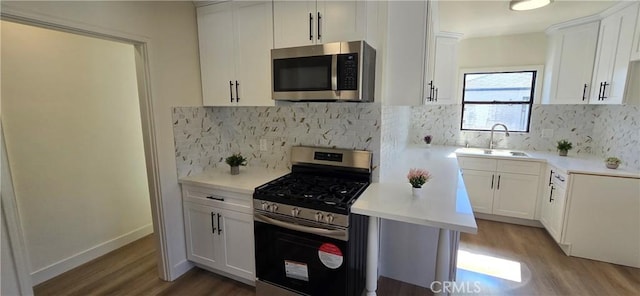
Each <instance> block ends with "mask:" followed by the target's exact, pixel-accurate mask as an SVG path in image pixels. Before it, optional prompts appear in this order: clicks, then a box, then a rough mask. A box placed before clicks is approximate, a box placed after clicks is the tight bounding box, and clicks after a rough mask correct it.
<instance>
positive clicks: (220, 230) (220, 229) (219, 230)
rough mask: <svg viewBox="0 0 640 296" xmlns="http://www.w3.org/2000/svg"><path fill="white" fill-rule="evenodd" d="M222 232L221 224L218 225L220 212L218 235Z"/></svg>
mask: <svg viewBox="0 0 640 296" xmlns="http://www.w3.org/2000/svg"><path fill="white" fill-rule="evenodd" d="M220 232H222V225H220V213H218V235H220Z"/></svg>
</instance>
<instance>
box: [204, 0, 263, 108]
mask: <svg viewBox="0 0 640 296" xmlns="http://www.w3.org/2000/svg"><path fill="white" fill-rule="evenodd" d="M197 13H198V39H199V43H200V72H201V79H202V97H203V105H204V106H273V105H274V103H273V100H271V81H270V79H268V78H269V77H271V74H270V70H271V56H270V50H271V49H272V48H273V15H272V8H271V3H270V2H246V1H234V2H225V3H220V4H214V5H208V6H203V7H199V8H198V10H197Z"/></svg>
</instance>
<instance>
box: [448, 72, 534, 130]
mask: <svg viewBox="0 0 640 296" xmlns="http://www.w3.org/2000/svg"><path fill="white" fill-rule="evenodd" d="M537 73H538V70H526V71H501V72H497V71H496V72H491V71H486V72H479V73H470V72H467V73H464V76H463V81H462V82H463V89H462V122H461V124H460V129H461V130H471V131H490V130H491V126H493V125H494V124H496V123H503V124H505V125H506V126H507V127H508V128H509V131H514V132H529V124H530V121H531V108H532V106H533V98H534V94H535V90H536V76H537Z"/></svg>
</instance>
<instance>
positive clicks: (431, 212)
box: [351, 146, 478, 295]
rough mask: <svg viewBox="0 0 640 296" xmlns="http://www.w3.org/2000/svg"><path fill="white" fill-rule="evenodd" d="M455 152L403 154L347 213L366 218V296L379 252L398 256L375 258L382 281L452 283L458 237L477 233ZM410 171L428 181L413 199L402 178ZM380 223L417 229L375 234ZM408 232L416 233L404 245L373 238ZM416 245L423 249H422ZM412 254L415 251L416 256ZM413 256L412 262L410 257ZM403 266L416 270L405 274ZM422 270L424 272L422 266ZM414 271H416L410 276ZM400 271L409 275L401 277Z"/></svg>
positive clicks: (373, 281)
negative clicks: (380, 266) (418, 171)
mask: <svg viewBox="0 0 640 296" xmlns="http://www.w3.org/2000/svg"><path fill="white" fill-rule="evenodd" d="M456 149H457V148H456V147H446V146H434V147H429V148H424V147H409V148H407V149H405V150H404V151H403V152H402V153H399V154H398V158H397V159H395V160H394V161H393V165H392V166H389V167H384V168H383V169H384V171H382V172H381V181H380V182H378V183H372V184H371V185H370V186H369V187H368V188H367V190H365V192H364V193H363V194H362V195H361V196H360V197H359V198H358V200H357V201H356V202H355V203H354V204H353V206H352V207H351V211H352V212H353V213H357V214H361V215H367V216H369V217H370V218H369V233H368V239H369V241H368V253H367V286H366V288H367V295H376V290H377V278H378V258H379V257H385V256H380V255H379V254H380V253H381V252H380V251H381V250H379V246H380V248H382V249H383V250H382V253H383V254H389V253H395V254H399V253H403V254H404V255H403V256H399V257H396V256H393V257H394V258H393V259H390V258H380V260H382V261H383V265H385V267H384V268H385V269H387V270H390V271H389V273H390V274H384V275H386V276H391V277H394V278H396V279H399V280H403V281H409V282H411V283H413V284H419V285H422V286H424V285H425V284H426V285H429V283H433V282H439V283H442V282H445V281H453V280H455V273H456V262H457V251H458V244H459V240H460V232H467V233H474V234H475V233H476V232H477V228H478V227H477V225H476V221H475V217H474V215H473V210H472V208H471V202H470V201H469V197H468V195H467V191H466V189H465V185H464V182H463V179H462V176H461V174H460V169H459V167H458V162H457V159H456V154H455V152H454V151H455V150H456ZM411 168H421V169H426V170H428V171H429V172H430V173H431V175H432V178H431V180H429V182H427V183H426V184H425V185H423V192H421V196H419V197H413V196H412V192H411V185H410V184H409V182H408V180H407V177H406V176H407V173H408V172H409V169H411ZM381 219H384V220H386V221H385V223H388V224H390V225H389V226H388V227H390V228H393V227H398V225H397V224H396V225H393V223H396V222H404V223H409V224H411V225H418V226H420V227H419V228H418V229H415V228H411V227H409V228H405V227H403V226H399V227H400V231H393V230H385V231H383V233H382V234H381V232H380V228H381ZM387 221H391V222H387ZM412 231H416V233H415V234H410V235H409V236H413V237H404V238H402V239H410V241H402V242H399V241H396V239H397V238H395V237H394V238H392V239H386V238H385V239H383V240H382V241H381V240H380V238H379V235H383V236H385V235H390V236H393V235H394V234H389V232H391V233H394V232H400V233H404V232H412ZM390 240H393V242H390ZM422 245H425V246H426V247H424V248H422ZM415 248H418V249H419V250H418V251H417V254H416V253H415V252H416V250H415ZM414 255H415V256H416V257H412V256H414ZM406 257H410V258H408V259H407V258H406ZM396 259H399V260H396ZM400 260H406V262H400ZM425 262H428V263H425ZM407 264H409V265H418V266H413V267H415V268H407V266H406V265H407ZM425 264H426V265H430V266H422V265H425ZM390 266H395V267H390ZM418 269H419V270H420V271H416V270H418ZM405 270H413V271H414V272H412V273H410V274H404V275H402V273H404V272H405ZM434 272H435V273H434ZM381 273H382V272H381ZM416 277H417V278H416ZM407 278H411V279H407Z"/></svg>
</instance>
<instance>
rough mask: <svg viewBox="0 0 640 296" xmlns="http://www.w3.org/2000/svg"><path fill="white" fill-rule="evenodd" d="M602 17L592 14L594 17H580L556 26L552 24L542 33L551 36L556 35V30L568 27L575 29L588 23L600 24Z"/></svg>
mask: <svg viewBox="0 0 640 296" xmlns="http://www.w3.org/2000/svg"><path fill="white" fill-rule="evenodd" d="M602 18H603V17H602V16H601V15H599V14H594V15H590V16H586V17H581V18H577V19H573V20H570V21H566V22H562V23H558V24H554V25H551V26H549V27H548V28H547V29H546V30H544V32H545V33H546V34H547V35H551V34H553V33H556V32H557V31H558V30H561V29H566V28H569V27H575V26H579V25H584V24H588V23H595V22H598V23H599V22H600V20H602Z"/></svg>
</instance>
